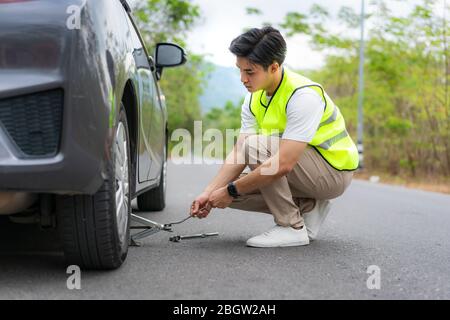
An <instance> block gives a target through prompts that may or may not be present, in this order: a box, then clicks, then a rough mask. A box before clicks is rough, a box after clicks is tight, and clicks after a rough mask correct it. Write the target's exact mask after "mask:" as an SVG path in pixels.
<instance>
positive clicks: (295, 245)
mask: <svg viewBox="0 0 450 320" xmlns="http://www.w3.org/2000/svg"><path fill="white" fill-rule="evenodd" d="M308 244H309V241H308V242H304V241H302V242H293V243H289V244H280V245H276V246H274V245H264V244H261V245H256V244H249V243H247V247H252V248H284V247H298V246H306V245H308Z"/></svg>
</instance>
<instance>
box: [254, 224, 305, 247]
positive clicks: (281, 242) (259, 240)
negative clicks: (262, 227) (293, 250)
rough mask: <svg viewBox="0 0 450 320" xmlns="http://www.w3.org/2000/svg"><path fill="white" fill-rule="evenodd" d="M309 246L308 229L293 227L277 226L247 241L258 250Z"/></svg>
mask: <svg viewBox="0 0 450 320" xmlns="http://www.w3.org/2000/svg"><path fill="white" fill-rule="evenodd" d="M307 244H309V239H308V232H307V231H306V227H303V228H302V229H299V230H297V229H294V228H292V227H282V226H278V225H277V226H275V227H273V228H271V229H270V230H268V231H266V232H264V233H263V234H260V235H258V236H255V237H253V238H250V239H248V240H247V246H249V247H258V248H269V247H293V246H304V245H307Z"/></svg>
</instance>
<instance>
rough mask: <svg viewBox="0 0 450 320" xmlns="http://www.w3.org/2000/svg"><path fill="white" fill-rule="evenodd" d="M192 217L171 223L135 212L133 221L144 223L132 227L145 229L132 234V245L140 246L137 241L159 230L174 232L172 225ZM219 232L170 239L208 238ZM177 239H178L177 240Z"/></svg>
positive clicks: (132, 216)
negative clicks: (153, 219) (159, 221)
mask: <svg viewBox="0 0 450 320" xmlns="http://www.w3.org/2000/svg"><path fill="white" fill-rule="evenodd" d="M190 218H192V216H189V217H187V218H185V219H183V220H181V221H176V222H171V223H165V224H161V223H158V222H155V221H152V220H149V219H146V218H143V217H141V216H138V215H136V214H134V213H132V214H131V221H134V222H137V223H140V224H142V226H132V227H130V229H144V230H143V231H141V232H138V233H135V234H133V235H132V236H131V242H130V245H131V246H133V247H140V246H141V244H140V243H139V242H137V240H140V239H143V238H146V237H149V236H151V235H153V234H155V233H157V232H160V231H166V232H173V230H172V226H173V225H175V224H181V223H183V222H185V221H186V220H188V219H190ZM218 235H219V234H218V233H217V232H215V233H203V234H195V235H187V236H178V235H177V236H175V237H171V238H170V241H172V242H179V241H180V240H181V239H194V238H206V237H212V236H218ZM175 239H176V240H175Z"/></svg>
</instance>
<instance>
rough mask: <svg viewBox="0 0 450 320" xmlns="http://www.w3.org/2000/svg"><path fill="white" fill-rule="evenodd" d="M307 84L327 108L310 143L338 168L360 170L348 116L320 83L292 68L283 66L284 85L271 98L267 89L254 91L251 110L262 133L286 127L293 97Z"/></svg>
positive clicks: (281, 130)
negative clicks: (346, 123)
mask: <svg viewBox="0 0 450 320" xmlns="http://www.w3.org/2000/svg"><path fill="white" fill-rule="evenodd" d="M307 87H309V88H311V89H313V90H314V91H316V92H317V93H318V94H319V95H320V96H321V97H322V99H323V100H324V101H325V112H324V114H323V116H322V119H321V121H320V125H319V127H318V129H317V131H316V134H315V135H314V138H313V139H312V141H311V142H310V143H309V145H310V146H312V147H313V148H314V149H315V150H317V151H318V152H319V154H320V155H322V157H323V158H324V159H325V160H326V161H327V162H328V163H329V164H330V165H331V166H332V167H334V168H335V169H337V170H340V171H342V170H349V171H352V170H356V169H357V168H358V163H359V155H358V149H357V148H356V146H355V143H354V142H353V140H352V138H351V137H350V135H349V134H348V132H347V130H346V128H345V121H344V117H343V116H342V114H341V112H340V110H339V108H338V107H337V106H336V105H335V104H334V103H333V101H332V100H331V99H330V97H329V96H328V95H327V93H326V92H325V90H324V89H323V88H322V86H321V85H320V84H317V83H315V82H313V81H311V80H309V79H308V78H306V77H303V76H301V75H299V74H297V73H294V72H292V71H289V70H285V69H284V68H283V76H282V80H281V82H280V85H279V86H278V88H277V89H276V90H275V92H274V94H273V96H272V98H271V100H270V101H269V102H267V97H266V92H265V91H264V90H259V91H256V92H254V93H253V94H252V95H251V98H250V111H251V112H252V114H253V115H254V116H255V118H256V121H257V124H258V133H259V134H263V135H274V134H279V135H281V134H282V133H283V132H284V130H285V128H286V123H287V116H286V109H287V105H288V103H289V100H290V99H291V97H292V95H293V94H294V93H295V92H296V91H297V90H299V89H302V88H307ZM299 107H300V108H301V106H299Z"/></svg>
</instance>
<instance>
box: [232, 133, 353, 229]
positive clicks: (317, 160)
mask: <svg viewBox="0 0 450 320" xmlns="http://www.w3.org/2000/svg"><path fill="white" fill-rule="evenodd" d="M279 143H280V138H279V137H278V136H264V135H251V136H248V137H247V138H246V139H245V141H244V147H243V148H242V151H241V152H243V153H245V154H244V155H243V156H244V158H245V161H246V164H247V165H248V166H249V167H250V169H252V170H254V169H255V168H257V167H258V166H259V165H260V164H262V163H263V162H265V161H266V160H267V159H269V158H270V157H271V156H272V155H274V154H275V153H276V152H277V151H278V148H279ZM245 175H246V173H242V174H241V176H240V177H243V176H245ZM352 178H353V172H352V171H338V170H336V169H334V168H333V167H332V166H330V165H329V164H328V163H327V162H326V161H325V159H323V158H322V156H321V155H320V154H319V152H318V151H316V150H315V149H314V148H312V147H311V146H309V145H308V146H307V147H306V149H305V150H304V152H303V154H302V156H301V157H300V159H299V161H298V162H297V164H296V165H295V167H294V169H293V170H292V171H291V172H290V173H289V174H287V175H286V176H283V177H281V178H279V179H277V180H275V181H274V182H273V183H271V184H270V185H268V186H265V187H262V188H259V189H258V190H257V191H255V192H253V193H251V194H246V195H242V196H240V197H239V198H237V199H233V202H232V203H231V205H230V206H229V207H230V208H234V209H239V210H245V211H256V212H263V213H269V214H272V215H273V217H274V220H275V223H276V224H278V225H280V226H285V227H286V226H295V227H300V226H303V225H304V221H303V217H302V215H303V214H305V213H307V212H309V211H311V210H312V209H313V208H314V206H315V202H316V199H317V200H321V199H333V198H337V197H338V196H340V195H342V194H343V193H344V191H345V189H347V187H348V186H349V185H350V183H351V180H352Z"/></svg>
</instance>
